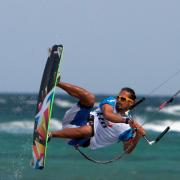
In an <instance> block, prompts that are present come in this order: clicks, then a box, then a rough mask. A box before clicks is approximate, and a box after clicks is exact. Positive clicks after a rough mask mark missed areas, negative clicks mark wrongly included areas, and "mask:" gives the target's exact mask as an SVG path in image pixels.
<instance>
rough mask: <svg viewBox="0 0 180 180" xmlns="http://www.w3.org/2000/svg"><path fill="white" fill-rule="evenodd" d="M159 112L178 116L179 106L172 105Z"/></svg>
mask: <svg viewBox="0 0 180 180" xmlns="http://www.w3.org/2000/svg"><path fill="white" fill-rule="evenodd" d="M161 112H164V113H167V114H172V115H180V106H179V105H174V106H170V107H166V108H164V109H162V110H161Z"/></svg>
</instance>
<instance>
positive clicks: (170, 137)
mask: <svg viewBox="0 0 180 180" xmlns="http://www.w3.org/2000/svg"><path fill="white" fill-rule="evenodd" d="M107 96H108V95H106V96H105V95H97V99H96V101H97V103H96V106H97V105H98V103H99V102H100V101H101V100H103V99H104V98H105V97H107ZM138 98H141V96H139V97H138ZM167 98H168V97H166V96H151V97H147V99H146V100H145V101H144V102H143V103H141V104H140V105H139V106H137V107H136V108H135V109H134V110H133V112H132V113H133V117H134V118H135V119H136V120H137V121H138V122H139V123H141V124H142V123H145V125H144V128H145V130H146V133H147V136H148V137H149V139H151V140H153V139H154V138H155V137H156V136H157V135H158V134H159V133H160V132H161V131H163V129H165V128H166V127H167V126H169V125H172V126H171V129H170V131H169V132H168V133H167V134H166V135H165V136H164V137H163V138H162V140H161V141H159V142H158V143H157V144H154V145H152V146H150V145H148V144H147V143H146V141H145V140H144V139H141V141H140V142H139V144H138V146H137V148H136V149H135V150H134V151H133V153H132V154H130V155H125V156H124V157H123V158H122V159H121V160H119V161H116V162H113V163H111V164H106V165H100V164H94V163H92V162H90V161H87V160H86V159H84V158H83V157H82V156H81V155H80V154H79V153H78V152H77V151H76V150H75V149H74V148H73V147H71V146H68V145H67V143H66V141H65V140H64V139H52V140H51V142H50V143H49V144H48V150H47V159H46V167H45V168H44V169H43V170H35V169H32V168H31V167H30V165H29V163H30V160H31V157H32V150H31V146H32V133H33V126H34V115H35V107H36V101H37V94H15V93H14V94H5V93H4V94H2V93H1V94H0V145H1V146H0V180H16V179H17V180H21V179H22V180H41V179H43V180H52V179H53V180H60V179H62V180H110V179H113V180H120V179H123V180H131V179H133V180H156V179H162V180H169V179H171V180H179V179H180V98H176V99H175V100H174V101H173V102H172V103H171V104H170V105H169V106H167V107H166V108H164V109H163V110H162V111H160V112H158V106H159V105H160V104H161V103H162V102H163V101H164V100H167ZM74 103H76V100H75V99H73V98H72V97H69V96H68V95H60V94H58V95H56V97H55V102H54V109H53V114H52V120H51V129H60V128H61V120H62V118H63V115H64V113H65V111H66V110H67V109H69V108H70V107H71V106H72V104H74ZM154 112H156V113H154ZM83 151H84V152H86V153H87V154H89V155H90V156H92V157H93V158H95V159H100V160H107V159H112V158H113V157H115V156H117V155H119V154H122V152H123V151H122V145H121V143H117V144H114V145H112V146H110V147H107V148H103V149H99V150H96V151H92V150H89V149H83Z"/></svg>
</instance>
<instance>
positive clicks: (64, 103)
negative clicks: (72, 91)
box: [54, 99, 99, 108]
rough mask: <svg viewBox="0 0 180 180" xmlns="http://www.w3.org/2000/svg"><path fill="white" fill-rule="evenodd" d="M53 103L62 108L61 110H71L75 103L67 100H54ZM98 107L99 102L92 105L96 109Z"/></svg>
mask: <svg viewBox="0 0 180 180" xmlns="http://www.w3.org/2000/svg"><path fill="white" fill-rule="evenodd" d="M54 103H55V104H56V105H57V106H59V107H63V108H71V107H72V106H73V105H74V104H75V103H72V102H70V101H67V100H59V99H55V101H54ZM98 106H99V102H96V103H95V104H94V107H98Z"/></svg>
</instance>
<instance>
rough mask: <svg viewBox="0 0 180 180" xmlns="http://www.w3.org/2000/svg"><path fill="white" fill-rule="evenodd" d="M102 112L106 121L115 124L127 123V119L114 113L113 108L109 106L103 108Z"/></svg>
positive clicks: (105, 105)
mask: <svg viewBox="0 0 180 180" xmlns="http://www.w3.org/2000/svg"><path fill="white" fill-rule="evenodd" d="M102 112H103V116H104V118H105V119H107V120H108V121H111V122H114V123H125V122H126V119H125V118H123V117H122V116H121V115H120V114H117V113H114V112H113V108H112V107H111V106H110V105H109V104H104V105H103V106H102Z"/></svg>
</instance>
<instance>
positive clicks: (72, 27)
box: [0, 0, 180, 94]
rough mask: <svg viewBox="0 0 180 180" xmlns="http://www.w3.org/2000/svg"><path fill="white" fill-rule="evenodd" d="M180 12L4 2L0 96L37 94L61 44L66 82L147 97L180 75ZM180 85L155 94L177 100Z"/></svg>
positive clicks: (90, 3) (165, 3) (117, 1)
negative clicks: (129, 89) (131, 90)
mask: <svg viewBox="0 0 180 180" xmlns="http://www.w3.org/2000/svg"><path fill="white" fill-rule="evenodd" d="M179 8H180V1H178V0H172V1H169V0H158V1H157V0H152V1H144V0H141V1H140V0H136V1H134V0H130V1H122V0H112V1H109V0H87V1H84V0H76V1H75V0H52V1H50V0H31V1H24V0H13V1H12V0H6V1H0V23H1V28H0V49H1V51H0V82H1V85H0V92H19V93H20V92H38V90H39V85H40V81H41V76H42V72H43V69H44V65H45V63H46V58H47V54H48V53H47V50H48V48H49V47H51V46H52V45H54V44H56V43H57V44H60V43H62V44H63V45H64V58H63V64H62V80H63V81H66V82H70V83H74V84H76V85H79V86H83V87H84V88H87V89H89V90H90V91H92V92H94V93H104V94H105V93H108V94H116V93H118V91H119V89H120V88H122V87H124V86H129V87H132V88H134V89H135V91H136V92H137V94H148V93H149V92H150V91H151V90H152V89H153V88H155V87H157V86H158V85H159V84H161V83H162V82H163V81H164V80H166V79H167V78H169V77H170V76H171V75H172V74H174V73H175V72H176V71H178V70H180V51H179V49H180V11H179ZM179 79H180V74H178V75H177V76H176V77H174V78H173V79H172V80H171V81H169V82H168V83H167V84H165V85H164V86H163V87H162V88H160V89H159V90H158V91H156V93H155V94H173V93H174V92H175V91H176V90H178V89H180V81H179Z"/></svg>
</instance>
